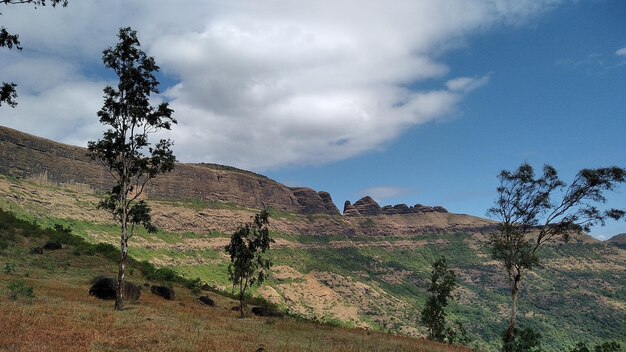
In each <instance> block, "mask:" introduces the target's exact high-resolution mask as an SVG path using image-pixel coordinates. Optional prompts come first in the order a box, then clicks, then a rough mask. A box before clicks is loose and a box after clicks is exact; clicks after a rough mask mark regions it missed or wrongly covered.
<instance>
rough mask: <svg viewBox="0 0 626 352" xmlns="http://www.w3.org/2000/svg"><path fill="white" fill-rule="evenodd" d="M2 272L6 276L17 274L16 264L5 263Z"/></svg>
mask: <svg viewBox="0 0 626 352" xmlns="http://www.w3.org/2000/svg"><path fill="white" fill-rule="evenodd" d="M2 272H4V273H5V274H12V273H14V272H15V263H5V264H4V269H2Z"/></svg>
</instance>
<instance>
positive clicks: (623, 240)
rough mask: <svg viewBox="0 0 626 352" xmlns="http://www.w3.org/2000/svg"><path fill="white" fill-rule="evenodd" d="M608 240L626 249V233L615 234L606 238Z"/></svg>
mask: <svg viewBox="0 0 626 352" xmlns="http://www.w3.org/2000/svg"><path fill="white" fill-rule="evenodd" d="M606 242H607V243H609V244H611V245H613V246H617V247H619V248H621V249H626V233H622V234H619V235H615V236H613V237H611V238H609V239H608V240H606Z"/></svg>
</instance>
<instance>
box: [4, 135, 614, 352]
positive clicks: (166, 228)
mask: <svg viewBox="0 0 626 352" xmlns="http://www.w3.org/2000/svg"><path fill="white" fill-rule="evenodd" d="M16 135H17V136H20V134H19V133H17V132H16ZM26 137H27V138H29V139H27V141H28V142H20V140H19V139H16V140H14V141H13V142H10V143H9V142H1V140H2V138H4V139H8V138H7V137H0V143H5V144H4V145H8V146H10V145H13V147H11V148H14V151H16V152H20V153H21V154H20V155H21V156H20V157H15V156H11V157H6V156H4V155H6V153H5V151H4V148H3V149H0V167H3V168H4V169H2V170H13V171H6V173H7V174H8V175H10V176H0V208H2V209H5V210H10V211H11V212H13V213H15V214H17V215H18V216H19V217H20V218H22V219H25V220H28V221H36V222H37V223H39V224H42V225H44V226H52V225H53V224H56V223H59V224H62V225H64V226H68V227H71V228H72V229H73V231H74V233H75V234H77V235H79V236H81V237H82V238H84V239H85V240H86V241H88V242H90V243H97V242H105V243H111V244H114V245H116V244H117V242H118V229H117V228H116V227H115V225H114V223H113V222H112V221H111V220H110V218H109V216H108V214H106V213H103V212H101V211H98V210H96V208H95V204H97V201H98V196H97V194H98V189H99V188H98V187H99V186H98V185H97V184H95V185H90V184H84V183H77V182H76V181H75V180H74V182H71V180H69V181H68V179H63V178H59V176H54V177H51V176H50V175H51V174H54V172H51V171H49V170H48V169H45V168H37V165H43V164H38V163H39V161H38V160H39V159H46V160H47V161H46V162H47V163H48V164H53V166H54V164H58V163H63V162H66V160H70V161H71V160H74V159H71V158H69V157H63V158H61V159H59V160H58V161H55V160H56V159H55V158H56V154H54V153H51V152H47V151H49V150H55V149H54V148H53V147H57V148H60V149H61V150H67V149H65V148H69V149H71V148H74V147H68V146H63V145H58V144H54V143H53V142H50V143H53V144H50V145H48V144H45V146H46V147H45V148H43V147H40V149H41V150H39V151H36V150H35V151H31V150H29V149H28V148H29V147H28V145H30V144H32V143H35V142H37V143H44V142H45V141H44V142H42V140H40V139H37V138H36V137H32V136H26ZM26 137H25V138H26ZM45 143H48V142H45ZM19 148H22V149H19ZM77 150H78V149H77ZM83 151H84V150H83ZM83 151H81V152H76V153H77V154H76V157H77V158H78V157H79V156H80V153H82V152H83ZM31 155H32V156H34V157H33V158H31ZM83 157H84V155H83ZM83 162H84V165H83V166H82V167H83V168H84V169H85V172H87V173H88V174H90V173H91V174H95V172H94V171H89V170H91V169H92V168H97V167H98V166H97V164H93V163H90V162H89V161H88V160H87V161H83ZM48 164H46V165H48ZM19 165H21V166H19ZM33 165H34V166H33ZM185 167H191V168H197V169H198V170H203V171H198V172H199V174H202V175H205V174H203V173H204V172H208V171H206V170H209V171H211V172H218V173H221V174H220V175H221V176H222V177H223V178H229V179H232V180H244V179H243V178H240V177H245V179H246V180H247V179H248V177H250V179H251V180H254V182H256V183H257V184H258V183H259V182H261V180H264V179H265V181H264V182H268V183H267V184H270V183H271V184H272V185H273V186H272V187H276V189H281V190H282V191H281V192H283V191H284V192H285V193H284V194H286V195H289V194H291V195H292V196H293V197H295V199H298V198H297V197H298V195H297V194H296V193H298V191H297V189H291V188H287V187H285V186H282V185H280V184H278V183H275V182H274V181H271V180H268V179H266V178H263V177H262V176H259V175H255V174H251V173H247V172H243V171H240V170H236V169H235V170H231V169H229V168H227V167H216V166H206V165H204V166H203V165H191V166H190V165H180V166H179V168H185ZM63 169H65V168H63ZM205 169H206V170H205ZM16 170H17V171H16ZM19 170H21V171H19ZM3 172H5V171H3ZM55 172H56V171H55ZM58 172H60V175H64V174H63V173H62V172H64V171H63V170H59V171H58ZM46 174H47V175H48V177H41V175H44V176H45V175H46ZM37 175H39V177H37ZM206 175H208V173H207V174H206ZM216 175H217V174H216ZM242 175H243V176H242ZM17 176H19V177H21V179H18V178H16V177H17ZM172 177H173V178H172V179H170V181H168V182H175V181H176V180H177V179H176V178H175V177H174V176H172ZM202 177H204V176H202ZM202 177H200V178H199V179H203V178H202ZM94 179H96V180H97V178H94ZM82 180H83V181H87V180H89V179H87V178H85V179H82ZM204 180H206V182H205V184H201V185H200V184H198V185H193V184H189V185H188V186H186V187H188V188H189V189H204V190H207V189H217V187H218V186H215V185H212V184H209V183H210V182H208V180H211V182H213V183H216V182H217V183H219V182H220V181H219V180H218V178H217V177H216V178H215V179H211V178H209V177H208V176H207V177H206V178H204ZM81 182H82V181H81ZM176 182H177V181H176ZM181 182H182V181H181ZM238 182H239V181H238ZM242 182H244V181H242ZM246 182H247V181H246ZM254 182H253V183H254ZM244 183H245V182H244ZM101 186H102V185H101ZM259 187H260V186H259ZM264 187H265V186H264ZM156 189H159V188H156ZM260 189H262V188H254V191H250V192H253V194H256V193H254V192H257V191H258V190H260ZM248 191H249V190H247V189H245V188H242V189H239V190H229V191H228V192H226V193H223V194H233V195H236V197H238V198H240V199H256V198H255V196H247V194H248V193H247V192H248ZM311 192H313V193H315V194H318V195H319V193H316V192H314V191H311ZM261 193H262V192H261ZM159 194H160V193H158V192H156V193H155V191H151V192H150V193H149V197H148V199H149V204H150V206H151V207H152V208H153V210H154V220H155V223H156V225H157V226H158V227H159V228H160V229H161V230H160V231H159V232H158V233H156V234H147V233H139V234H138V235H137V236H136V237H134V238H133V239H132V241H131V256H132V257H133V258H135V259H137V260H147V261H149V262H150V263H152V264H153V265H155V266H157V267H160V268H171V269H172V270H174V271H175V272H176V273H179V274H181V275H183V276H185V277H187V278H189V279H195V278H199V279H200V280H201V281H203V282H206V283H207V284H209V285H210V286H212V287H214V288H216V289H218V290H222V289H228V288H229V286H228V281H227V277H226V265H227V258H226V256H225V255H224V254H223V247H224V245H225V244H226V243H227V241H228V238H229V234H230V233H232V231H233V230H234V229H235V228H236V227H237V226H239V225H240V224H241V223H243V222H244V221H247V220H249V218H250V217H251V216H252V215H253V214H254V213H255V212H256V211H257V210H258V204H257V203H255V202H256V201H255V202H251V203H245V204H244V203H238V202H237V201H236V200H237V199H238V198H236V197H235V196H233V197H232V198H219V197H214V196H210V195H207V194H208V193H203V194H204V196H202V197H197V198H193V197H190V198H189V197H176V196H172V198H167V197H165V194H164V195H163V196H159ZM212 197H214V198H212ZM229 197H230V196H229ZM300 197H301V196H300ZM270 198H271V197H270ZM270 198H267V199H270ZM287 198H289V197H287ZM220 199H225V200H227V201H221V200H220ZM271 199H278V198H271ZM290 199H291V198H290ZM254 204H257V205H256V206H255V205H254ZM289 204H292V205H293V204H295V203H289V202H286V203H282V202H279V201H276V202H275V203H274V205H276V207H271V210H270V213H271V215H272V217H271V219H270V222H271V230H272V235H273V236H274V237H275V238H276V244H275V245H274V246H273V247H272V250H271V253H272V255H273V261H274V263H275V264H276V266H275V268H274V275H273V278H272V279H271V280H270V281H269V282H268V283H267V285H265V286H263V287H262V288H260V289H259V290H257V291H255V292H254V294H255V295H258V296H261V297H264V298H265V299H267V300H270V301H272V302H273V303H274V304H276V305H277V306H278V307H280V308H281V309H283V310H285V311H288V312H289V313H290V314H292V315H295V316H300V317H303V318H307V319H312V320H317V321H323V322H327V323H332V324H340V325H343V326H350V327H364V328H365V327H366V328H368V329H370V330H374V331H381V332H388V333H392V334H399V335H405V336H414V337H419V336H423V334H424V328H423V327H421V326H420V325H419V323H418V321H419V311H420V310H421V308H422V307H423V305H424V302H425V300H426V296H427V294H428V293H427V291H426V288H427V287H428V285H429V276H430V264H431V263H432V262H433V261H434V260H435V259H436V258H438V257H439V256H441V255H445V256H446V257H447V258H448V261H449V263H450V265H451V266H452V267H453V269H454V271H455V273H456V274H457V278H458V281H459V288H458V290H457V291H456V292H455V297H454V301H453V303H452V304H451V306H450V316H451V318H452V319H454V320H458V321H460V322H461V323H463V324H464V325H465V327H466V328H467V330H468V335H469V337H470V338H471V339H472V340H473V342H472V346H474V347H480V348H482V349H483V350H488V351H490V350H495V346H497V344H498V343H499V335H500V331H502V330H503V329H504V327H505V324H504V323H505V320H506V316H507V311H506V307H507V302H508V288H507V286H506V280H505V278H504V276H503V270H502V268H501V267H499V266H498V264H497V263H495V262H493V261H492V260H490V256H489V251H488V248H487V247H486V242H487V239H488V236H489V234H490V233H491V232H493V231H495V224H494V223H493V222H490V221H488V220H484V219H480V218H476V217H472V216H468V215H461V214H451V213H448V212H445V211H444V210H445V209H439V208H438V211H436V210H435V207H425V208H422V207H423V206H419V207H418V205H415V206H413V207H408V206H403V205H398V206H395V207H380V206H378V205H377V204H373V203H372V202H371V201H370V200H368V199H363V200H359V201H357V202H355V203H354V204H350V205H349V206H347V207H346V206H344V208H348V209H351V208H350V206H352V207H354V208H355V209H356V210H357V212H358V213H357V212H353V211H351V210H349V212H351V214H348V213H346V214H345V215H344V216H342V215H340V214H338V212H337V213H335V212H321V211H320V212H311V211H308V210H306V211H305V210H303V209H304V208H303V207H302V202H298V203H297V204H299V205H297V206H295V205H294V206H293V208H290V205H289ZM426 208H428V209H426ZM344 213H345V212H344ZM541 255H542V257H543V258H545V260H544V265H543V266H542V267H540V268H537V270H535V271H533V273H532V274H531V275H529V276H528V281H526V282H525V285H524V288H523V290H522V298H521V299H522V305H521V307H520V312H521V317H520V321H521V323H522V325H529V326H533V327H534V328H536V329H537V330H539V331H541V332H542V334H543V336H544V340H543V341H544V344H545V345H546V347H547V350H548V351H562V350H565V349H566V348H568V347H572V346H573V345H574V344H575V343H576V342H578V341H586V342H600V341H606V340H610V339H623V338H624V337H623V331H624V329H625V327H626V317H625V316H624V313H623V312H624V311H625V310H626V292H624V290H623V287H626V276H625V275H624V267H626V251H624V250H622V249H620V248H618V247H614V246H610V245H607V244H605V243H602V242H599V241H597V240H595V239H593V238H591V237H589V236H585V235H581V236H577V237H575V238H574V239H573V240H572V241H570V242H569V243H558V244H554V245H552V246H549V247H546V248H544V249H542V253H541Z"/></svg>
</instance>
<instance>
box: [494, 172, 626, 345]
mask: <svg viewBox="0 0 626 352" xmlns="http://www.w3.org/2000/svg"><path fill="white" fill-rule="evenodd" d="M498 178H499V179H500V185H499V187H498V188H497V192H498V197H497V199H496V201H495V204H494V206H493V207H492V208H490V209H489V210H488V214H489V215H490V216H493V217H495V218H496V219H497V220H499V221H500V224H499V227H500V229H499V231H498V232H497V233H495V234H493V235H492V236H491V241H490V245H491V252H492V253H491V254H492V257H493V258H494V259H496V260H498V261H500V262H501V263H502V264H503V265H504V267H505V268H506V271H507V274H508V278H509V284H510V287H511V309H510V315H509V325H508V328H507V330H506V332H505V335H504V338H503V340H504V347H505V351H507V352H510V351H512V347H511V346H512V342H513V337H514V333H515V327H516V326H515V325H516V317H517V306H518V299H519V292H520V283H521V281H522V278H523V275H524V273H525V271H526V270H531V269H532V268H533V267H534V266H535V265H537V264H538V263H539V257H538V250H539V248H541V246H542V245H544V244H545V243H546V242H549V241H552V240H555V239H559V238H562V239H563V240H565V241H567V240H568V239H569V236H570V235H571V234H574V233H580V232H582V231H589V229H590V227H591V226H593V225H596V224H601V225H604V222H605V220H606V219H608V218H612V219H615V220H619V219H621V218H623V217H624V215H625V212H624V211H623V210H618V209H609V210H601V209H599V208H598V207H597V206H598V205H600V204H604V203H606V198H605V196H604V194H605V193H606V192H609V191H613V190H614V189H615V187H617V186H618V185H619V184H621V183H623V182H625V178H626V170H625V169H622V168H619V167H609V168H600V169H584V170H581V171H580V172H578V174H577V175H576V177H575V178H574V181H573V182H572V183H571V184H570V185H567V184H565V183H564V182H563V181H561V180H560V179H559V177H558V174H557V171H556V170H555V169H554V168H553V167H552V166H549V165H546V166H544V168H543V175H541V177H539V178H535V172H534V170H533V168H532V166H530V165H529V164H527V163H523V164H522V165H520V166H519V168H518V169H517V170H516V171H514V172H511V171H508V170H503V171H502V172H500V175H499V176H498Z"/></svg>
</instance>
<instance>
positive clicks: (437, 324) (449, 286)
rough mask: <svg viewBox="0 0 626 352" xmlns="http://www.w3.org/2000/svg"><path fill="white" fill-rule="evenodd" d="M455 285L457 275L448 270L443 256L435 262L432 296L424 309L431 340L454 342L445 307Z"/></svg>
mask: <svg viewBox="0 0 626 352" xmlns="http://www.w3.org/2000/svg"><path fill="white" fill-rule="evenodd" d="M455 287H456V276H455V275H454V272H453V271H452V270H448V264H447V263H446V258H445V257H443V256H442V257H441V258H439V259H437V260H436V261H435V262H434V263H433V270H432V272H431V276H430V288H429V289H428V292H430V297H428V300H427V301H426V306H424V309H423V310H422V318H421V321H422V324H424V325H426V327H427V328H428V338H429V339H430V340H434V341H440V342H448V343H452V339H453V336H452V335H453V331H452V330H451V328H450V327H449V326H448V323H447V321H446V311H445V308H446V306H447V305H448V298H450V295H451V294H452V291H453V290H454V289H455Z"/></svg>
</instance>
